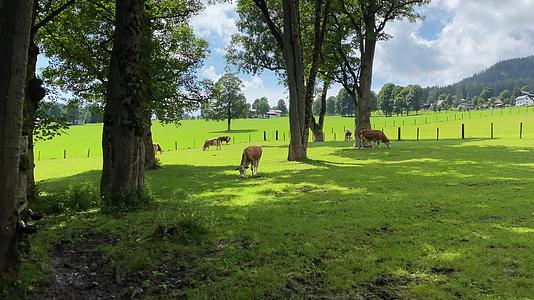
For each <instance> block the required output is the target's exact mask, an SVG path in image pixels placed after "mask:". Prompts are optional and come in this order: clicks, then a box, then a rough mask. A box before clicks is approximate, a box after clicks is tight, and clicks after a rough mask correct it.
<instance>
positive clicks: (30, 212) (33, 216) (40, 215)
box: [28, 209, 45, 221]
mask: <svg viewBox="0 0 534 300" xmlns="http://www.w3.org/2000/svg"><path fill="white" fill-rule="evenodd" d="M28 215H29V216H30V218H31V219H32V220H34V221H38V220H41V219H42V218H43V217H44V216H45V214H44V213H36V212H34V211H33V210H31V209H28Z"/></svg>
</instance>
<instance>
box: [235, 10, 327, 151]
mask: <svg viewBox="0 0 534 300" xmlns="http://www.w3.org/2000/svg"><path fill="white" fill-rule="evenodd" d="M330 3H331V0H317V1H300V0H293V1H281V3H280V2H279V1H266V0H239V1H238V2H237V13H238V15H239V17H240V18H239V21H238V22H237V26H238V28H239V29H240V31H241V33H240V34H239V35H236V36H234V37H233V38H232V48H233V50H232V51H229V52H228V57H227V58H228V60H229V61H230V62H232V63H234V64H236V65H237V66H239V67H240V68H241V69H242V70H244V71H248V72H252V73H259V72H261V71H262V70H265V69H267V70H273V71H276V72H278V74H279V75H280V76H281V77H283V78H284V79H285V82H286V83H287V86H288V89H289V128H290V142H289V150H288V160H301V159H304V158H306V155H307V147H308V135H309V128H310V124H311V121H312V117H313V114H312V103H313V96H314V91H315V82H316V79H317V75H318V72H319V66H320V63H321V55H320V53H321V48H322V44H323V40H324V35H325V32H326V24H328V21H327V18H328V16H329V14H328V12H329V7H330ZM305 30H308V31H306V32H311V33H310V34H309V35H308V34H303V32H305ZM307 37H313V38H311V42H309V40H306V38H307ZM308 42H309V43H308Z"/></svg>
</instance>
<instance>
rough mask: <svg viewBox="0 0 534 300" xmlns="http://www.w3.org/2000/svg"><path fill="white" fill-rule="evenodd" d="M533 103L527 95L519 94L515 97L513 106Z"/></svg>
mask: <svg viewBox="0 0 534 300" xmlns="http://www.w3.org/2000/svg"><path fill="white" fill-rule="evenodd" d="M526 105H534V100H532V98H531V97H529V96H519V97H517V98H515V106H526Z"/></svg>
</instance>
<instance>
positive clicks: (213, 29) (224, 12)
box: [190, 3, 237, 44]
mask: <svg viewBox="0 0 534 300" xmlns="http://www.w3.org/2000/svg"><path fill="white" fill-rule="evenodd" d="M235 9H236V4H235V3H216V4H212V5H206V8H205V9H204V10H203V11H201V12H200V14H198V15H196V16H195V17H193V18H192V19H191V22H190V24H191V25H192V26H193V28H194V29H195V31H196V33H197V34H198V35H200V36H202V37H204V38H217V39H220V40H222V41H223V43H224V44H227V43H228V42H229V41H230V37H231V36H232V34H234V33H236V32H237V26H236V24H235V22H236V19H235V18H236V15H235Z"/></svg>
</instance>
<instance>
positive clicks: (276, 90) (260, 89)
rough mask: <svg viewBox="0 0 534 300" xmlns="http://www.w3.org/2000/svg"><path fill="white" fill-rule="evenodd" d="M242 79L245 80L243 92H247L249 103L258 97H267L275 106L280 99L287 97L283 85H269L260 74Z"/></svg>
mask: <svg viewBox="0 0 534 300" xmlns="http://www.w3.org/2000/svg"><path fill="white" fill-rule="evenodd" d="M241 80H243V94H245V97H246V98H247V102H249V103H252V102H254V100H255V99H258V98H261V97H267V99H268V100H269V104H270V105H271V106H274V105H276V104H277V103H278V100H279V99H286V98H287V93H286V89H285V88H284V87H283V86H277V85H275V86H273V87H267V86H265V84H264V83H263V80H262V78H261V77H260V76H257V75H255V76H252V78H250V79H249V80H244V79H241ZM286 102H287V101H286ZM287 104H288V103H286V105H287Z"/></svg>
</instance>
